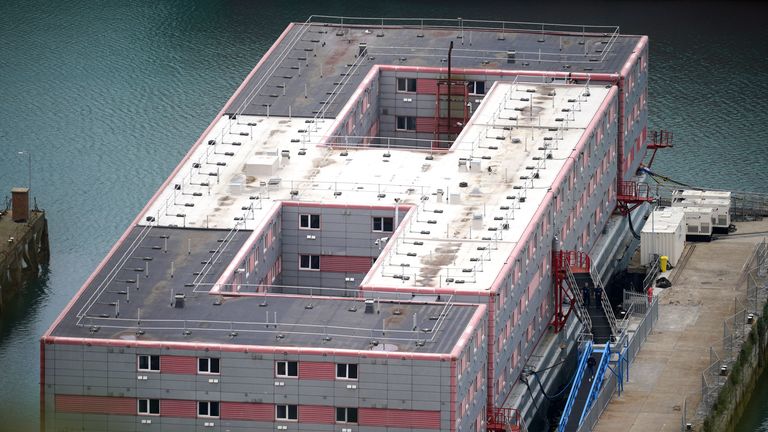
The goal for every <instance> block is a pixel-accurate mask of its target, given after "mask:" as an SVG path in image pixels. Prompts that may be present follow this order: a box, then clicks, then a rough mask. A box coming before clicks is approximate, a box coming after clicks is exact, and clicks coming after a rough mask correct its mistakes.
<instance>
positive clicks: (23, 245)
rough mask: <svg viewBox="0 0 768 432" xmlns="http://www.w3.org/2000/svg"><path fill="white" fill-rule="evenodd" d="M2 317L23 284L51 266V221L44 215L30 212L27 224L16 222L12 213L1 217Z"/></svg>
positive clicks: (0, 290) (0, 311) (0, 278)
mask: <svg viewBox="0 0 768 432" xmlns="http://www.w3.org/2000/svg"><path fill="white" fill-rule="evenodd" d="M0 241H2V243H0V313H2V312H3V309H4V307H5V304H6V303H7V302H8V300H9V299H10V298H11V297H13V296H14V295H15V294H16V293H17V292H18V291H19V290H20V289H22V288H23V286H24V283H25V282H26V281H28V280H31V279H34V278H36V277H37V276H38V274H39V273H40V269H41V267H42V266H43V265H44V264H46V263H48V260H49V258H50V251H49V247H48V221H47V219H46V217H45V212H44V211H41V210H33V211H31V212H29V217H28V219H27V221H26V222H14V221H13V215H12V212H11V211H8V212H4V213H3V214H2V215H0Z"/></svg>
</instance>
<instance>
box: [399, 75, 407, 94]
mask: <svg viewBox="0 0 768 432" xmlns="http://www.w3.org/2000/svg"><path fill="white" fill-rule="evenodd" d="M405 88H406V84H405V78H398V79H397V91H405Z"/></svg>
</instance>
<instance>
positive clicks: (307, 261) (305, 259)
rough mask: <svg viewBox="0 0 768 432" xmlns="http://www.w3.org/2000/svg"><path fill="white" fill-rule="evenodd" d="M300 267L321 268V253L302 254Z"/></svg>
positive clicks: (304, 268)
mask: <svg viewBox="0 0 768 432" xmlns="http://www.w3.org/2000/svg"><path fill="white" fill-rule="evenodd" d="M299 269H301V270H320V255H301V256H300V257H299Z"/></svg>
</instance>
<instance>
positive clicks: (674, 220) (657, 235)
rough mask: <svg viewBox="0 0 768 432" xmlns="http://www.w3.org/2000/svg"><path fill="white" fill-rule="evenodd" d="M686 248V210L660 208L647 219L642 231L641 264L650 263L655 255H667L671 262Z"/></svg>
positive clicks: (672, 263)
mask: <svg viewBox="0 0 768 432" xmlns="http://www.w3.org/2000/svg"><path fill="white" fill-rule="evenodd" d="M683 248H685V212H684V211H683V209H680V208H669V207H667V208H659V209H657V210H654V211H653V212H652V213H651V215H650V216H649V217H648V219H647V220H646V221H645V225H644V226H643V230H642V231H641V233H640V264H641V265H648V264H650V263H651V259H652V258H653V256H654V255H659V256H662V255H666V256H667V257H668V258H669V263H670V264H671V265H673V266H675V265H677V260H679V259H680V256H682V254H683Z"/></svg>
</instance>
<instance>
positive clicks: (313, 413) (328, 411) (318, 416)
mask: <svg viewBox="0 0 768 432" xmlns="http://www.w3.org/2000/svg"><path fill="white" fill-rule="evenodd" d="M299 422H300V423H319V424H334V423H335V422H336V413H335V409H334V407H332V406H320V405H299Z"/></svg>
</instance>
